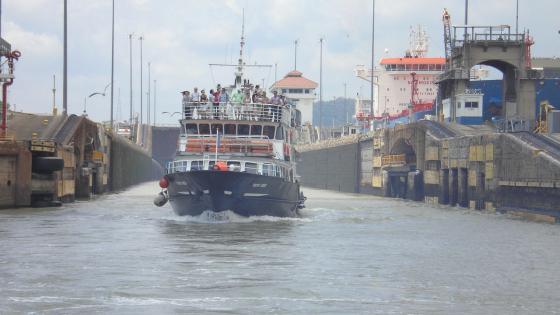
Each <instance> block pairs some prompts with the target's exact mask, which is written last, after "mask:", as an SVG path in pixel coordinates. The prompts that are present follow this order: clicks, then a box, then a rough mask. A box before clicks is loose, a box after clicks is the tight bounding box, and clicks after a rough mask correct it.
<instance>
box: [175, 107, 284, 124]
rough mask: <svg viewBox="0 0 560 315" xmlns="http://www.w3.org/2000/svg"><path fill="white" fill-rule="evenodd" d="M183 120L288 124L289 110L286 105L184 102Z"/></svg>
mask: <svg viewBox="0 0 560 315" xmlns="http://www.w3.org/2000/svg"><path fill="white" fill-rule="evenodd" d="M183 119H187V120H247V121H264V122H276V123H280V122H281V123H284V124H287V125H289V124H290V119H291V115H290V108H289V107H288V106H286V105H277V104H266V103H236V102H220V103H206V102H184V103H183Z"/></svg>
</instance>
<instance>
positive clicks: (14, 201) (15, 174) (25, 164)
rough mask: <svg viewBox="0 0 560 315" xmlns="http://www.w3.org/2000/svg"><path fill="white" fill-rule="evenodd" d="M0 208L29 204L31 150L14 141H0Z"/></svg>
mask: <svg viewBox="0 0 560 315" xmlns="http://www.w3.org/2000/svg"><path fill="white" fill-rule="evenodd" d="M0 152H1V153H0V208H11V207H24V206H29V205H30V204H31V152H29V151H28V150H27V149H26V148H24V147H22V146H21V145H19V144H17V143H15V142H6V143H0Z"/></svg>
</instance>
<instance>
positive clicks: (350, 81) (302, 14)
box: [2, 0, 560, 122]
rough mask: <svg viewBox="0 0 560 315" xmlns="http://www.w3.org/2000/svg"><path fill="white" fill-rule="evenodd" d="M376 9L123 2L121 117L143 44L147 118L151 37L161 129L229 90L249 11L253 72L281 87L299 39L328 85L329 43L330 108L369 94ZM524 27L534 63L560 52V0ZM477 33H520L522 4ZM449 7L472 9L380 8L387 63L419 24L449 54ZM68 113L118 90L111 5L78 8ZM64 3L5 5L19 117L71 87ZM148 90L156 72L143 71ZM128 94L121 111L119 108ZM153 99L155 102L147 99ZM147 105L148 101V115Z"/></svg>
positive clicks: (493, 8)
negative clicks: (217, 88) (191, 93)
mask: <svg viewBox="0 0 560 315" xmlns="http://www.w3.org/2000/svg"><path fill="white" fill-rule="evenodd" d="M371 2H372V1H371V0H323V1H317V0H313V1H311V0H266V1H260V0H212V1H202V0H159V1H158V0H115V6H116V29H115V42H116V43H115V64H116V66H115V105H118V104H120V109H118V110H116V113H115V115H117V116H118V117H120V118H122V119H127V118H128V112H129V104H130V98H129V97H130V96H129V93H130V85H129V40H128V34H130V33H134V34H136V38H135V39H134V40H133V47H132V49H133V76H134V81H133V105H134V110H135V112H138V111H139V98H140V90H139V85H140V83H139V73H140V64H139V54H140V52H139V41H138V40H137V36H138V35H143V36H144V38H145V41H144V63H145V64H146V63H147V62H148V61H151V64H152V66H151V68H152V71H151V78H152V83H153V80H157V111H158V122H174V121H175V120H176V118H177V116H175V117H165V116H164V115H161V114H160V113H159V112H162V111H168V112H173V111H177V110H179V107H180V95H179V91H180V90H183V89H191V88H192V87H193V86H199V87H206V88H211V87H212V86H214V85H215V84H216V83H223V84H230V83H231V82H232V80H233V71H232V69H228V68H213V69H210V67H209V66H208V64H209V63H224V62H227V63H230V62H235V60H236V58H237V56H238V50H239V36H240V32H241V15H242V13H241V12H242V9H243V8H245V17H246V40H247V45H246V57H247V58H246V61H247V63H248V64H253V63H259V64H275V63H277V65H278V70H277V76H278V79H280V78H281V77H282V76H283V75H285V74H286V73H287V72H288V71H290V70H292V69H293V67H294V61H293V60H294V58H293V55H294V54H293V41H294V40H295V39H298V40H299V43H300V44H299V46H298V65H297V68H298V70H300V71H302V72H303V73H304V75H305V76H306V77H308V78H310V79H312V80H315V81H317V82H318V81H319V38H321V37H323V38H325V43H324V67H323V84H324V90H323V91H324V92H323V93H324V94H323V95H324V98H325V99H332V98H333V97H337V96H342V95H343V94H344V83H347V85H348V88H347V91H348V92H347V93H348V96H349V97H350V96H352V95H355V94H356V93H357V92H359V91H360V89H362V90H363V92H364V93H366V92H367V91H368V84H367V83H365V82H364V81H361V80H360V79H357V78H355V77H354V73H353V69H354V67H355V65H356V64H369V63H370V50H371V9H372V4H371ZM519 2H520V17H519V21H520V23H519V24H520V29H525V28H527V29H530V30H531V33H532V34H533V35H534V37H535V41H536V44H535V46H534V49H533V55H534V56H558V55H559V54H560V35H559V34H558V30H559V29H560V22H558V21H559V20H558V12H560V1H559V0H532V1H529V0H519ZM469 5H470V14H469V24H477V25H499V24H510V25H512V26H513V25H515V0H470V1H469ZM444 7H446V8H448V9H449V11H450V13H451V15H452V21H453V24H463V21H464V1H463V0H417V1H413V0H377V1H376V20H375V21H376V49H375V55H376V59H378V58H380V57H382V56H384V55H385V50H386V49H387V50H388V51H389V55H392V56H401V55H402V54H403V52H404V50H405V49H407V47H408V33H409V29H410V26H411V25H416V24H421V25H423V26H425V27H426V29H427V31H428V34H429V36H430V40H431V41H430V55H432V56H442V55H443V43H442V40H441V38H442V37H443V35H442V24H441V13H442V10H443V8H444ZM68 17H69V21H68V32H69V39H68V42H69V49H68V53H69V59H68V67H69V72H68V73H69V85H68V98H69V102H68V103H69V105H68V106H69V112H70V113H76V114H79V113H81V112H82V111H83V104H84V97H85V96H87V95H89V94H91V93H92V92H98V91H102V90H103V88H104V87H105V86H106V85H107V83H109V82H110V71H111V68H110V67H111V42H110V40H111V0H68ZM62 19H63V1H62V0H4V1H3V8H2V37H4V38H5V39H7V40H8V41H9V42H10V43H11V44H12V47H13V48H14V49H18V50H20V51H21V52H22V58H21V59H20V61H19V62H18V63H17V65H16V80H15V83H14V85H13V87H11V88H10V94H9V102H10V103H12V104H16V107H17V110H23V111H26V112H42V113H45V112H49V111H50V109H51V106H52V90H51V89H52V76H53V74H54V75H56V77H57V104H58V105H60V106H61V104H62V98H61V95H62V94H61V93H60V92H61V87H62V84H61V82H62V80H61V78H62V41H63V32H62V31H63V29H62V25H63V20H62ZM144 71H145V72H144V85H145V88H144V91H146V90H147V84H148V82H147V66H146V65H145V66H144ZM249 76H250V78H252V80H253V81H255V82H262V81H263V80H264V81H265V84H266V85H267V86H268V85H270V84H272V83H273V82H274V76H275V71H274V68H272V69H270V70H268V69H260V70H252V71H250V72H249ZM119 90H120V101H119ZM145 98H146V96H145V95H144V99H145ZM145 103H146V101H144V105H145ZM87 107H88V114H89V115H90V116H91V117H92V118H94V119H96V120H106V119H108V117H109V97H108V96H107V97H100V96H96V97H93V98H91V99H89V100H88V105H87Z"/></svg>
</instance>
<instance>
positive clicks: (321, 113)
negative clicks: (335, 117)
mask: <svg viewBox="0 0 560 315" xmlns="http://www.w3.org/2000/svg"><path fill="white" fill-rule="evenodd" d="M319 44H320V46H321V50H320V55H319V140H320V139H321V133H322V131H323V38H322V37H321V38H320V39H319Z"/></svg>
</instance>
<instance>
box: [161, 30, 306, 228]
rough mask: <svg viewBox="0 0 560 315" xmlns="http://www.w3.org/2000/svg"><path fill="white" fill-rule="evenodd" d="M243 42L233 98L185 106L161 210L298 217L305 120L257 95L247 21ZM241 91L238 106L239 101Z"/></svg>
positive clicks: (301, 200) (283, 104)
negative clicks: (300, 132)
mask: <svg viewBox="0 0 560 315" xmlns="http://www.w3.org/2000/svg"><path fill="white" fill-rule="evenodd" d="M243 20H244V19H243ZM240 44H241V48H240V53H239V60H238V63H237V64H236V65H235V67H236V71H235V80H234V83H233V84H232V85H231V86H229V87H227V88H226V90H227V92H228V95H230V96H231V98H230V99H229V100H227V101H225V102H219V103H215V102H214V103H206V102H202V101H199V100H193V101H192V102H183V104H182V107H183V108H182V119H181V120H180V124H181V132H180V136H179V141H178V148H177V153H176V156H175V158H174V159H173V161H170V162H169V163H168V165H167V167H166V174H165V175H164V176H163V177H162V178H161V180H160V182H159V184H160V187H161V188H162V191H161V192H160V193H159V195H158V196H157V197H156V199H155V200H154V204H156V205H157V206H162V205H164V204H165V203H166V202H167V201H169V203H170V204H171V206H172V208H173V211H174V212H175V213H176V214H177V215H179V216H185V215H188V216H198V215H201V214H202V213H204V212H207V211H209V212H214V213H220V212H225V211H231V212H233V213H235V214H237V215H240V216H244V217H250V216H274V217H298V216H299V215H300V213H299V212H300V209H302V208H303V207H304V201H305V197H304V195H303V193H302V192H301V190H300V184H299V182H298V180H297V176H296V163H295V159H294V151H293V148H292V137H293V134H294V132H293V131H294V130H295V128H296V127H297V126H298V125H299V124H300V122H299V121H298V117H301V115H298V112H297V109H296V108H295V106H292V105H291V104H289V103H286V102H284V101H282V98H272V100H273V101H272V102H271V101H266V102H264V101H259V97H253V94H255V93H258V90H257V86H255V85H253V84H252V83H251V82H250V81H249V80H248V79H247V78H245V77H244V68H245V67H248V66H249V65H246V64H245V63H244V61H243V47H244V45H245V38H244V22H243V26H242V31H241V42H240ZM238 92H241V93H242V95H243V96H244V97H243V100H241V101H239V100H237V101H236V100H234V97H233V94H235V93H238ZM257 96H258V95H257ZM254 100H256V101H254Z"/></svg>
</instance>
